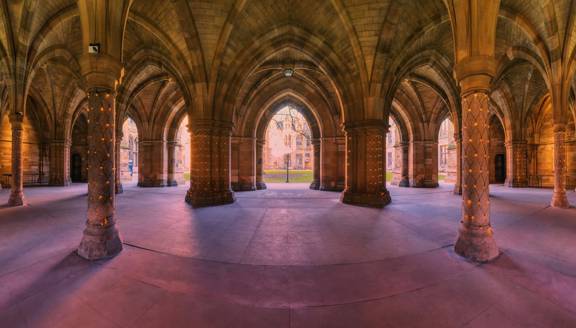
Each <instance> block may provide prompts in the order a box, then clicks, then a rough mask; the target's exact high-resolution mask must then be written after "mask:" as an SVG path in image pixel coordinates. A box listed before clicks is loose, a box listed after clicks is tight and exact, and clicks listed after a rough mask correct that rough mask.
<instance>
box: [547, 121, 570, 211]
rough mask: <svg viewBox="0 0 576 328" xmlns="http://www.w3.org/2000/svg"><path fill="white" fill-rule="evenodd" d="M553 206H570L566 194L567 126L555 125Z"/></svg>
mask: <svg viewBox="0 0 576 328" xmlns="http://www.w3.org/2000/svg"><path fill="white" fill-rule="evenodd" d="M551 205H552V207H559V208H568V207H570V203H569V202H568V196H567V195H566V126H565V125H564V124H555V125H554V195H553V196H552V202H551Z"/></svg>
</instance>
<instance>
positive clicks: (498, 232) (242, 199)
mask: <svg viewBox="0 0 576 328" xmlns="http://www.w3.org/2000/svg"><path fill="white" fill-rule="evenodd" d="M284 186H285V185H278V186H272V187H273V188H271V189H269V190H266V191H257V192H247V193H237V194H236V195H237V198H238V201H237V202H236V203H235V204H232V205H227V206H220V207H214V208H204V209H197V210H194V209H191V208H190V207H189V206H187V205H186V204H185V203H184V201H183V198H184V194H185V191H186V188H185V187H176V188H149V189H148V188H146V189H142V188H137V187H134V186H126V188H125V189H126V190H125V193H124V194H122V195H119V197H118V198H117V218H118V222H119V229H120V231H121V233H122V236H123V240H124V243H125V246H124V251H123V252H122V253H121V254H120V255H118V256H117V257H115V258H113V259H111V260H108V261H100V262H92V263H91V262H88V261H85V260H82V259H80V258H78V257H77V256H76V255H75V254H74V249H75V247H76V246H77V244H78V242H79V241H80V237H81V234H82V229H83V227H84V216H85V210H86V197H85V194H86V185H74V186H72V187H68V188H29V189H27V190H26V195H27V202H28V205H27V206H25V207H21V208H0V327H10V328H12V327H51V328H52V327H83V328H84V327H138V328H139V327H274V328H276V327H490V328H496V327H576V209H569V210H559V209H553V208H550V207H549V206H548V203H549V201H550V197H551V191H550V190H538V189H508V188H504V187H501V186H492V187H491V196H492V197H491V204H492V220H493V225H494V229H495V236H496V239H497V242H498V244H499V246H500V247H501V249H502V251H503V254H502V255H501V256H500V257H499V258H498V259H497V260H496V261H495V262H493V263H490V264H485V265H476V264H473V263H468V262H466V261H465V260H463V259H461V258H460V257H458V256H456V255H455V254H454V253H453V250H452V246H453V243H454V241H455V238H456V233H457V229H458V222H459V216H460V208H459V206H460V198H459V197H458V196H454V195H452V193H451V192H450V190H451V187H450V186H442V187H441V188H438V189H432V190H431V189H406V188H394V187H391V188H390V191H391V194H392V197H393V203H392V204H391V205H390V206H388V207H386V208H385V209H383V210H377V209H370V208H362V207H354V206H348V205H343V204H341V203H339V202H338V194H337V193H330V192H319V191H311V190H305V189H298V187H302V186H296V187H292V188H291V189H283V187H284ZM7 197H8V191H6V190H3V191H1V192H0V203H5V202H6V200H7ZM569 197H570V200H571V202H572V203H573V204H576V195H575V193H574V192H571V193H570V195H569Z"/></svg>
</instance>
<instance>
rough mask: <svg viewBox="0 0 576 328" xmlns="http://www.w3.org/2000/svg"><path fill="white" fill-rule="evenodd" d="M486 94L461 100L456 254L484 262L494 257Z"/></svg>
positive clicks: (494, 245) (477, 94) (474, 94)
mask: <svg viewBox="0 0 576 328" xmlns="http://www.w3.org/2000/svg"><path fill="white" fill-rule="evenodd" d="M488 99H489V98H488V95H487V94H486V93H484V92H475V93H470V94H468V95H464V96H463V97H462V145H463V154H462V155H463V157H462V182H463V185H462V221H461V225H460V230H459V236H458V240H457V242H456V245H455V250H456V253H458V254H460V255H461V256H464V257H466V258H468V259H471V260H473V261H478V262H485V261H489V260H492V259H494V258H495V257H497V256H498V254H499V250H498V247H497V246H496V242H495V241H494V236H493V235H494V233H493V231H492V226H491V225H490V200H489V178H490V174H489V168H488V158H489V135H488V132H489V122H488V118H489V108H488Z"/></svg>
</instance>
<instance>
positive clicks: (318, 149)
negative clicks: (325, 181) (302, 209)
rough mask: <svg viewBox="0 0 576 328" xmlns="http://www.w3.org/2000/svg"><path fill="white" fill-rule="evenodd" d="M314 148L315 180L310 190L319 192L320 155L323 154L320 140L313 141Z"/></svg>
mask: <svg viewBox="0 0 576 328" xmlns="http://www.w3.org/2000/svg"><path fill="white" fill-rule="evenodd" d="M312 147H313V151H314V158H313V161H314V171H313V173H312V174H313V180H312V183H311V184H310V189H313V190H319V189H320V154H321V145H320V139H317V138H315V139H312Z"/></svg>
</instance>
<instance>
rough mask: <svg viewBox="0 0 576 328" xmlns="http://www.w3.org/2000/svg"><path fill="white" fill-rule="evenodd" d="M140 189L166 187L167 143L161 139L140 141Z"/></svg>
mask: <svg viewBox="0 0 576 328" xmlns="http://www.w3.org/2000/svg"><path fill="white" fill-rule="evenodd" d="M138 147H139V148H138V159H139V161H140V162H139V164H138V167H139V168H138V187H165V186H166V176H167V174H166V173H167V171H166V170H165V157H164V156H165V151H164V148H165V142H164V140H161V139H143V140H139V141H138Z"/></svg>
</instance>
